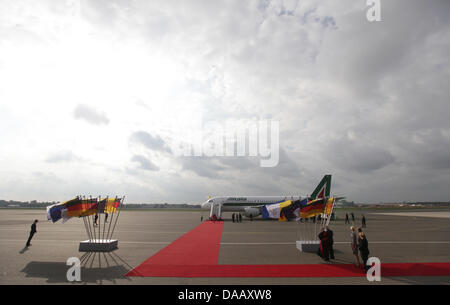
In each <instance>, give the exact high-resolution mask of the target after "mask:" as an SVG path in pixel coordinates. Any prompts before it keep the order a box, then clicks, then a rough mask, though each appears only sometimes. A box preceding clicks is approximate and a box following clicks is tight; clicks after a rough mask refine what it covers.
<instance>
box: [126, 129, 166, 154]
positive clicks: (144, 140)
mask: <svg viewBox="0 0 450 305" xmlns="http://www.w3.org/2000/svg"><path fill="white" fill-rule="evenodd" d="M130 141H131V142H133V143H137V144H140V145H143V146H144V147H146V148H148V149H150V150H155V151H162V152H168V153H170V152H171V150H170V148H169V147H168V146H167V144H166V143H165V141H164V140H163V139H161V137H159V136H158V135H156V136H152V135H151V134H149V133H148V132H145V131H136V132H134V133H133V134H132V135H131V136H130Z"/></svg>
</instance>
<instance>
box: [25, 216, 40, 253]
mask: <svg viewBox="0 0 450 305" xmlns="http://www.w3.org/2000/svg"><path fill="white" fill-rule="evenodd" d="M37 223H38V220H37V219H36V220H35V221H34V222H33V224H32V225H31V231H30V236H29V237H28V240H27V244H26V247H29V246H31V243H30V242H31V239H32V238H33V235H34V234H35V233H37V231H36V224H37Z"/></svg>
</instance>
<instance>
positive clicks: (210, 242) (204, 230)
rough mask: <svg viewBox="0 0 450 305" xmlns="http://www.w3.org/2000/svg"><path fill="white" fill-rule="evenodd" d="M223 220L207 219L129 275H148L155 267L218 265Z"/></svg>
mask: <svg viewBox="0 0 450 305" xmlns="http://www.w3.org/2000/svg"><path fill="white" fill-rule="evenodd" d="M222 229H223V221H216V222H212V221H205V222H202V223H201V224H200V225H199V226H197V227H195V228H194V229H192V230H191V231H189V232H188V233H186V234H184V235H183V236H181V237H180V238H178V239H177V240H175V241H174V242H172V243H171V244H169V245H168V246H167V247H165V248H163V249H162V250H161V251H159V252H158V253H156V254H155V255H153V256H152V257H150V258H149V259H147V260H146V261H144V262H143V263H142V264H140V265H139V266H137V267H136V268H134V269H133V270H131V271H130V272H129V273H128V274H127V276H148V275H146V274H147V273H148V271H149V270H153V269H154V268H155V267H167V266H171V267H172V268H173V267H174V266H180V265H181V266H196V265H217V259H218V257H219V250H220V239H221V237H222Z"/></svg>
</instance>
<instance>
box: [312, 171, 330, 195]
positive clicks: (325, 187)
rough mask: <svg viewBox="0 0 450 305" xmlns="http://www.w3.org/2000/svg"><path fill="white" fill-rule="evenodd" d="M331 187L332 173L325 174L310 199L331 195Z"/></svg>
mask: <svg viewBox="0 0 450 305" xmlns="http://www.w3.org/2000/svg"><path fill="white" fill-rule="evenodd" d="M330 189H331V175H325V176H323V178H322V180H321V181H320V183H319V185H317V187H316V189H315V190H314V192H312V194H311V196H310V199H316V198H324V197H330Z"/></svg>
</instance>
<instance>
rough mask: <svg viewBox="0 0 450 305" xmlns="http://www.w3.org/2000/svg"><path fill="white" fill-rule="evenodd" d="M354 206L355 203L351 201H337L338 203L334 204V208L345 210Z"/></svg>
mask: <svg viewBox="0 0 450 305" xmlns="http://www.w3.org/2000/svg"><path fill="white" fill-rule="evenodd" d="M354 206H355V202H354V201H352V202H350V201H346V200H339V201H338V202H336V205H335V207H336V208H347V207H354Z"/></svg>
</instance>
